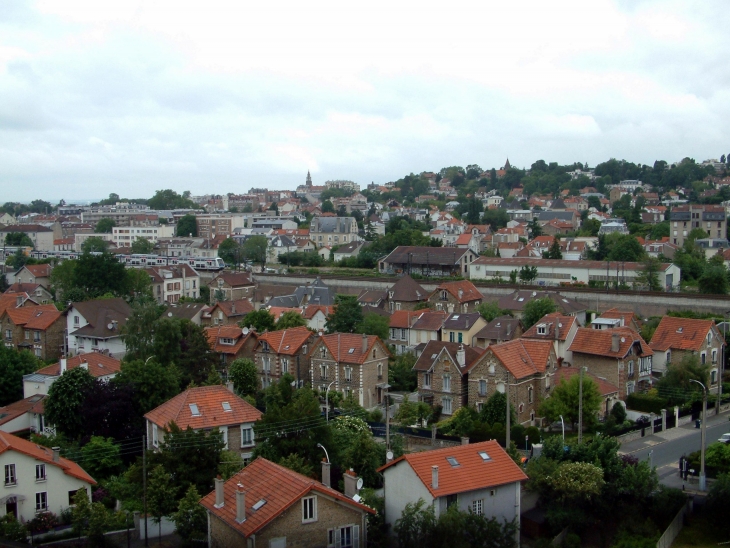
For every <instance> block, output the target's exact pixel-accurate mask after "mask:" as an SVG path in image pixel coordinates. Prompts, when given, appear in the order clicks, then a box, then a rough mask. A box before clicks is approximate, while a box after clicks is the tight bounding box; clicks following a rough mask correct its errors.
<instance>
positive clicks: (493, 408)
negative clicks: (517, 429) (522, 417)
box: [479, 392, 517, 425]
mask: <svg viewBox="0 0 730 548" xmlns="http://www.w3.org/2000/svg"><path fill="white" fill-rule="evenodd" d="M509 408H510V422H511V424H516V423H517V413H516V412H515V408H514V406H513V405H512V404H511V403H510V406H509ZM479 419H480V420H481V421H482V422H485V423H487V424H489V425H494V424H505V422H506V420H507V396H506V395H505V393H504V392H495V393H494V394H492V395H491V396H490V397H489V399H488V400H487V402H486V403H485V404H484V405H483V406H482V410H481V411H480V412H479Z"/></svg>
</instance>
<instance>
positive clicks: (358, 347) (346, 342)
mask: <svg viewBox="0 0 730 548" xmlns="http://www.w3.org/2000/svg"><path fill="white" fill-rule="evenodd" d="M363 339H367V343H366V350H365V352H363V351H362V347H363ZM320 340H321V341H322V344H324V345H325V346H326V347H327V350H329V352H330V354H332V358H333V359H334V360H335V361H337V362H340V363H353V364H362V363H365V362H366V361H367V358H368V355H369V353H370V350H372V348H373V347H374V346H375V345H376V344H380V345H382V347H383V350H385V352H386V354H387V355H388V356H389V355H390V352H389V351H388V348H387V347H386V346H385V345H384V344H383V342H382V341H381V340H380V339H379V338H378V337H377V336H375V335H356V334H354V333H332V334H331V335H323V336H322V337H320ZM351 351H352V352H351Z"/></svg>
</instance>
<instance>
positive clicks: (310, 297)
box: [266, 276, 335, 308]
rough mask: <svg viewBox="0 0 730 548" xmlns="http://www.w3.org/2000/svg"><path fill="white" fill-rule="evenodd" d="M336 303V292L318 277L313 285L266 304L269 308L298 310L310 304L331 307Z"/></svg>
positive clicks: (299, 288)
mask: <svg viewBox="0 0 730 548" xmlns="http://www.w3.org/2000/svg"><path fill="white" fill-rule="evenodd" d="M334 303H335V291H334V290H333V289H331V288H329V287H327V285H326V284H325V283H324V282H323V281H322V280H321V279H320V278H319V276H317V277H316V278H315V279H314V281H313V282H312V283H311V284H307V285H300V286H299V287H297V288H296V289H295V290H294V292H293V293H291V294H289V295H278V296H276V297H272V298H271V299H269V300H268V301H267V303H266V305H267V306H277V307H283V308H297V307H300V306H306V305H309V304H316V305H320V306H331V305H333V304H334Z"/></svg>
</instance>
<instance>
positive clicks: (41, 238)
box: [0, 224, 61, 251]
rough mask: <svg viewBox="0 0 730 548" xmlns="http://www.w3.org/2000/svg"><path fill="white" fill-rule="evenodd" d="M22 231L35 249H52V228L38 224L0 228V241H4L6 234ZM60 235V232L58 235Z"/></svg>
mask: <svg viewBox="0 0 730 548" xmlns="http://www.w3.org/2000/svg"><path fill="white" fill-rule="evenodd" d="M13 232H22V233H23V234H25V235H26V236H28V237H29V238H30V240H31V241H32V242H33V249H35V250H36V251H53V240H54V238H55V237H54V235H53V229H51V228H48V227H46V226H43V225H39V224H27V225H11V226H6V227H4V228H0V241H3V242H4V241H5V238H6V236H7V235H8V234H10V233H13ZM58 236H59V237H60V236H61V235H60V234H59V235H58Z"/></svg>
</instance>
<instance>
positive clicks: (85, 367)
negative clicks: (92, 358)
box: [79, 362, 89, 371]
mask: <svg viewBox="0 0 730 548" xmlns="http://www.w3.org/2000/svg"><path fill="white" fill-rule="evenodd" d="M79 367H80V368H81V369H86V370H87V371H88V370H89V364H88V363H86V362H84V363H82V364H81V365H79Z"/></svg>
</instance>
